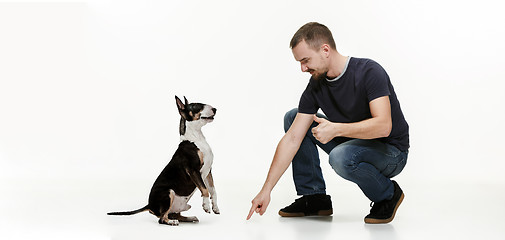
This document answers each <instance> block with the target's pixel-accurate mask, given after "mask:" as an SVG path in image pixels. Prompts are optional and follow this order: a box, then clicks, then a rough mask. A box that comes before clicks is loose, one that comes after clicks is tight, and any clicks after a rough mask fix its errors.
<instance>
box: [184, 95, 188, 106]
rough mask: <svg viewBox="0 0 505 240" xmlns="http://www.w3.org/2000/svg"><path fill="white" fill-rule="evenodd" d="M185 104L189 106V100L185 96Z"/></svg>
mask: <svg viewBox="0 0 505 240" xmlns="http://www.w3.org/2000/svg"><path fill="white" fill-rule="evenodd" d="M184 102H185V104H186V105H188V104H189V102H188V99H186V96H184Z"/></svg>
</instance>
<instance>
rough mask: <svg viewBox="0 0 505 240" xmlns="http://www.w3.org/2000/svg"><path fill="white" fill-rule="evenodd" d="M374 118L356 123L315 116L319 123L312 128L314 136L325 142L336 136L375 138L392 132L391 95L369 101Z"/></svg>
mask: <svg viewBox="0 0 505 240" xmlns="http://www.w3.org/2000/svg"><path fill="white" fill-rule="evenodd" d="M369 105H370V113H371V114H372V118H369V119H366V120H363V121H361V122H356V123H334V122H330V121H328V120H326V119H323V118H318V117H316V116H314V121H316V122H318V123H319V125H318V126H317V127H315V128H312V134H313V135H314V137H315V138H316V139H317V140H318V141H320V142H321V143H323V144H326V143H328V142H329V141H331V140H332V139H333V138H335V137H348V138H359V139H375V138H382V137H387V136H389V134H390V133H391V128H392V120H391V104H390V102H389V96H384V97H380V98H376V99H374V100H372V101H370V103H369Z"/></svg>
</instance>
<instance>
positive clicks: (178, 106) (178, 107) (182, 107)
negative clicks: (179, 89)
mask: <svg viewBox="0 0 505 240" xmlns="http://www.w3.org/2000/svg"><path fill="white" fill-rule="evenodd" d="M175 103H176V104H177V109H179V112H180V111H184V109H186V106H185V105H184V104H183V103H182V101H181V99H179V98H178V97H177V96H175Z"/></svg>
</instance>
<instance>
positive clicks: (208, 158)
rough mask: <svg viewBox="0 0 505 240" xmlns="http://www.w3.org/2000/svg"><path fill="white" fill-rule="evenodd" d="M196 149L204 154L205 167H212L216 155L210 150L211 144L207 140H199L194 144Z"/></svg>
mask: <svg viewBox="0 0 505 240" xmlns="http://www.w3.org/2000/svg"><path fill="white" fill-rule="evenodd" d="M193 143H194V144H195V145H196V147H197V148H198V149H199V150H200V151H201V152H202V153H203V165H204V166H206V165H208V166H210V165H212V160H213V159H214V155H213V153H212V149H210V146H209V144H208V143H207V141H205V140H199V141H194V142H193Z"/></svg>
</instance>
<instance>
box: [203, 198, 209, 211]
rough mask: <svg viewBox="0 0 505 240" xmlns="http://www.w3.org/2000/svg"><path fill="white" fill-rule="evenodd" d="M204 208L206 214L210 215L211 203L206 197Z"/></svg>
mask: <svg viewBox="0 0 505 240" xmlns="http://www.w3.org/2000/svg"><path fill="white" fill-rule="evenodd" d="M202 207H203V210H204V211H205V212H206V213H210V202H209V198H206V197H204V198H203V203H202Z"/></svg>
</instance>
